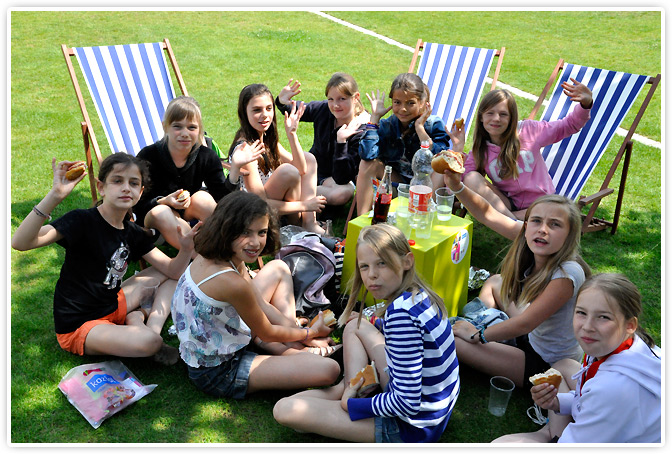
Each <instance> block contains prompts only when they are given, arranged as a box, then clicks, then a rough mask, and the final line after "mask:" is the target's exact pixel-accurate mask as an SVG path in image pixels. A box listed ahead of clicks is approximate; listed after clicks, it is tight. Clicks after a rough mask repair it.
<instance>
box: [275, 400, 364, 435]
mask: <svg viewBox="0 0 672 454" xmlns="http://www.w3.org/2000/svg"><path fill="white" fill-rule="evenodd" d="M273 417H274V418H275V420H276V421H277V422H278V423H280V424H282V425H283V426H286V427H291V428H293V429H294V430H297V431H300V432H310V433H317V434H320V435H324V436H325V437H331V438H337V439H339V440H348V441H353V442H359V443H373V442H375V441H376V438H375V430H376V428H375V422H374V420H373V418H368V419H361V420H359V421H351V420H350V416H349V415H348V413H347V412H346V411H345V410H343V408H342V407H341V401H340V399H338V400H330V399H321V398H319V397H312V396H305V395H304V396H302V395H299V394H297V395H294V396H290V397H285V398H284V399H280V400H279V401H278V403H276V404H275V407H274V408H273Z"/></svg>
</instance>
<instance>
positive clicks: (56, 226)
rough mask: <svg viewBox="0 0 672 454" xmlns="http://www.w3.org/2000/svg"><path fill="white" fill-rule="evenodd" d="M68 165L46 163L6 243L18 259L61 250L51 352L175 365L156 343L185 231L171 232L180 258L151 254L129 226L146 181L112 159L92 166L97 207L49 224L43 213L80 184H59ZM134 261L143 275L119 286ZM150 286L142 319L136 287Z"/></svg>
mask: <svg viewBox="0 0 672 454" xmlns="http://www.w3.org/2000/svg"><path fill="white" fill-rule="evenodd" d="M74 164H75V163H74V162H72V161H62V162H59V163H56V159H55V158H54V159H52V168H53V172H54V180H53V186H52V188H51V190H50V191H49V193H48V194H47V195H46V196H45V197H44V198H43V199H42V200H41V201H40V202H39V203H38V204H37V205H35V206H34V207H33V209H32V211H31V212H30V213H28V215H27V216H26V218H25V219H24V221H23V222H22V223H21V225H20V226H19V227H18V228H17V230H16V232H15V233H14V236H13V237H12V247H13V248H14V249H17V250H20V251H27V250H30V249H36V248H38V247H42V246H47V245H49V244H52V243H58V244H59V245H61V246H63V247H64V248H65V250H66V252H65V261H64V263H63V266H62V267H61V274H60V277H59V279H58V281H57V282H56V288H55V290H54V325H55V329H56V336H57V339H58V342H59V344H60V345H61V347H62V348H63V349H64V350H67V351H70V352H72V353H75V354H78V355H85V354H86V355H113V356H124V357H146V356H153V357H154V359H155V360H157V361H159V362H162V363H164V364H174V363H175V362H177V357H178V353H177V350H176V349H175V348H173V347H169V346H168V345H166V344H164V343H163V340H162V338H161V328H162V327H163V324H164V322H165V321H166V318H167V317H168V314H169V313H170V301H171V298H172V295H173V292H174V290H175V286H176V284H177V281H176V279H178V278H179V277H180V275H181V274H182V272H183V271H184V270H185V269H186V267H187V265H188V263H189V259H190V257H191V255H192V253H193V250H194V243H193V237H194V235H195V234H196V232H197V231H198V229H199V228H200V223H198V224H197V225H195V226H194V228H193V229H183V228H181V227H180V226H177V227H176V233H177V237H178V238H179V241H180V246H181V247H180V251H179V253H178V255H177V256H176V257H175V258H172V259H171V258H170V257H168V256H167V255H165V254H164V253H163V252H161V251H160V250H159V249H157V248H156V247H154V244H153V241H152V239H151V237H150V236H149V235H148V234H147V233H146V232H145V230H144V229H143V228H142V227H140V226H138V225H136V224H135V223H133V222H132V221H130V220H129V216H128V214H129V212H130V210H131V209H132V207H133V206H134V205H135V204H136V203H137V202H138V200H139V199H140V196H141V195H142V191H143V183H144V182H145V181H146V180H147V168H146V166H145V165H144V163H143V162H142V161H140V160H138V159H136V158H135V157H133V156H130V155H128V154H125V153H115V154H113V155H111V156H109V157H107V158H106V159H105V160H104V161H103V162H102V163H101V165H100V172H99V174H98V183H97V186H98V192H99V194H100V197H101V199H102V203H100V204H99V205H98V206H96V207H94V208H89V209H78V210H73V211H70V212H69V213H66V214H65V215H63V216H62V217H60V218H59V219H56V220H55V221H54V222H52V223H50V224H47V225H43V223H44V220H45V219H49V220H51V216H50V213H51V212H52V211H53V210H54V209H55V208H56V206H57V205H58V204H59V203H61V202H62V201H63V200H64V199H65V198H66V197H67V196H68V195H69V194H70V193H71V192H72V190H73V189H74V187H75V186H76V185H77V184H78V183H79V182H80V181H82V179H83V178H84V177H85V175H86V172H84V173H83V174H82V175H80V176H79V177H78V178H76V179H74V180H69V179H68V178H67V177H66V172H67V170H68V169H69V168H70V167H71V166H73V165H74ZM140 258H143V259H145V260H146V261H147V262H149V263H150V264H151V265H153V266H151V267H149V268H147V269H145V270H143V271H141V272H140V273H138V274H136V275H135V276H132V277H130V278H128V279H127V280H123V278H124V275H125V273H126V271H127V268H128V262H129V261H131V260H138V259H140ZM150 278H156V279H158V280H159V287H158V290H157V292H156V296H155V298H154V301H153V305H152V307H151V310H149V311H148V312H149V313H148V314H147V316H145V314H144V313H143V312H141V311H140V310H136V309H139V307H140V304H141V296H142V295H141V293H143V288H142V287H143V284H145V283H147V281H149V280H150Z"/></svg>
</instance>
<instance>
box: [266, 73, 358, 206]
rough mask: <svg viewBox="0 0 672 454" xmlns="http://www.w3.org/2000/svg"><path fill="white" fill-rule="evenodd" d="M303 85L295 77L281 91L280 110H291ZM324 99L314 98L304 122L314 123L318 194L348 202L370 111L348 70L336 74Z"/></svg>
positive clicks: (332, 202) (331, 200) (336, 202)
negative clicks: (365, 106) (294, 79)
mask: <svg viewBox="0 0 672 454" xmlns="http://www.w3.org/2000/svg"><path fill="white" fill-rule="evenodd" d="M300 87H301V84H300V83H299V82H298V81H296V82H294V81H293V79H290V80H289V83H287V85H286V86H284V87H283V88H282V90H280V93H279V94H278V97H277V98H276V100H275V104H276V106H277V107H278V109H280V111H281V112H290V111H291V101H292V98H293V97H294V96H296V95H298V94H299V93H301V88H300ZM324 96H326V97H327V99H326V100H324V101H311V102H309V103H307V104H306V110H305V112H304V113H303V115H302V116H301V121H308V122H312V123H313V131H314V138H313V146H312V147H311V148H310V153H311V154H313V155H314V156H315V159H316V160H317V193H318V194H320V195H323V196H325V197H326V198H327V205H345V204H346V203H347V202H348V201H349V200H350V199H351V198H352V196H353V195H354V193H355V181H357V173H358V171H359V141H360V140H361V138H362V136H363V135H364V130H365V128H364V125H365V124H366V122H367V121H368V120H369V114H368V112H366V110H364V105H363V104H362V101H361V100H360V96H359V87H358V86H357V82H355V79H354V78H353V77H352V76H351V75H350V74H346V73H341V72H338V73H334V74H333V75H332V76H331V78H330V79H329V82H327V87H326V88H325V90H324Z"/></svg>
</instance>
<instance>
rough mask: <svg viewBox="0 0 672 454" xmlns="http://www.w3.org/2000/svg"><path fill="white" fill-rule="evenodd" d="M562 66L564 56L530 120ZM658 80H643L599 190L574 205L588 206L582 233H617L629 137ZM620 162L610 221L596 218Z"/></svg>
mask: <svg viewBox="0 0 672 454" xmlns="http://www.w3.org/2000/svg"><path fill="white" fill-rule="evenodd" d="M564 66H565V62H564V60H563V59H560V60H558V63H557V65H556V66H555V68H554V69H553V72H552V73H551V76H550V77H549V79H548V82H547V83H546V86H545V87H544V89H543V91H542V92H541V95H540V96H539V99H538V100H537V102H536V104H535V105H534V108H533V109H532V112H530V115H529V116H528V119H531V120H533V119H535V117H536V116H537V113H538V111H539V109H540V108H541V106H542V103H543V102H544V100H545V99H546V96H547V95H548V93H549V91H550V90H551V89H552V87H553V86H554V84H555V83H556V80H557V78H558V77H559V75H560V72H561V71H562V70H563V68H564ZM660 79H661V76H660V74H658V75H657V76H655V77H652V76H649V78H648V80H647V82H646V83H647V84H650V85H651V86H650V87H649V90H648V93H647V94H646V96H645V98H644V100H643V101H642V104H641V105H640V107H639V111H638V112H637V115H636V116H635V119H634V120H633V122H632V124H631V125H630V128H629V129H628V131H627V133H626V135H625V138H624V139H623V142H622V143H621V146H620V148H619V150H618V152H617V153H616V156H615V157H614V160H613V162H612V164H611V167H610V168H609V171H608V172H607V175H606V177H605V179H604V182H603V183H602V185H601V186H600V189H599V190H598V191H597V192H596V193H594V194H591V195H588V196H583V195H581V196H579V198H578V200H577V204H578V205H579V208H580V209H583V208H584V207H586V206H588V205H590V208H589V210H588V213H587V214H585V215H583V225H582V233H586V232H594V231H598V230H605V229H608V228H610V229H611V234H612V235H613V234H615V233H616V229H617V228H618V221H619V218H620V214H621V206H622V204H623V195H624V192H625V183H626V180H627V176H628V168H629V166H630V158H631V156H632V147H633V142H632V136H633V134H634V133H635V130H636V129H637V126H638V125H639V122H640V120H641V118H642V116H643V115H644V112H645V111H646V108H647V107H648V105H649V102H650V101H651V98H652V97H653V95H654V93H655V91H656V88H657V87H658V84H659V83H660ZM642 90H643V89H642ZM621 161H623V169H622V171H621V179H620V184H619V187H618V195H617V199H616V206H615V209H614V218H613V221H607V220H605V219H600V218H596V217H595V212H596V210H597V208H598V206H599V204H600V202H601V201H602V199H603V198H604V197H606V196H608V195H610V194H612V193H613V192H614V189H612V188H609V185H610V184H611V180H612V178H613V176H614V174H615V173H616V170H618V166H619V165H620V163H621Z"/></svg>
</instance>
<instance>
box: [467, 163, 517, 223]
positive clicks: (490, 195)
mask: <svg viewBox="0 0 672 454" xmlns="http://www.w3.org/2000/svg"><path fill="white" fill-rule="evenodd" d="M463 181H464V184H465V186H467V187H469V189H471V190H472V191H474V192H476V193H478V194H480V195H481V196H482V197H483V198H484V199H485V200H487V201H488V203H490V205H492V206H493V208H495V209H496V210H497V211H499V212H500V213H503V214H505V215H506V216H508V217H510V218H511V219H517V218H516V216H515V215H514V214H513V213H512V212H511V202H509V199H508V198H507V197H506V196H504V194H502V193H501V192H500V191H499V190H498V189H497V188H496V187H495V186H493V185H492V184H490V183H489V182H488V181H487V180H486V179H485V177H483V175H481V174H480V173H478V172H469V173H467V174H466V175H465V176H464V179H463Z"/></svg>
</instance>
